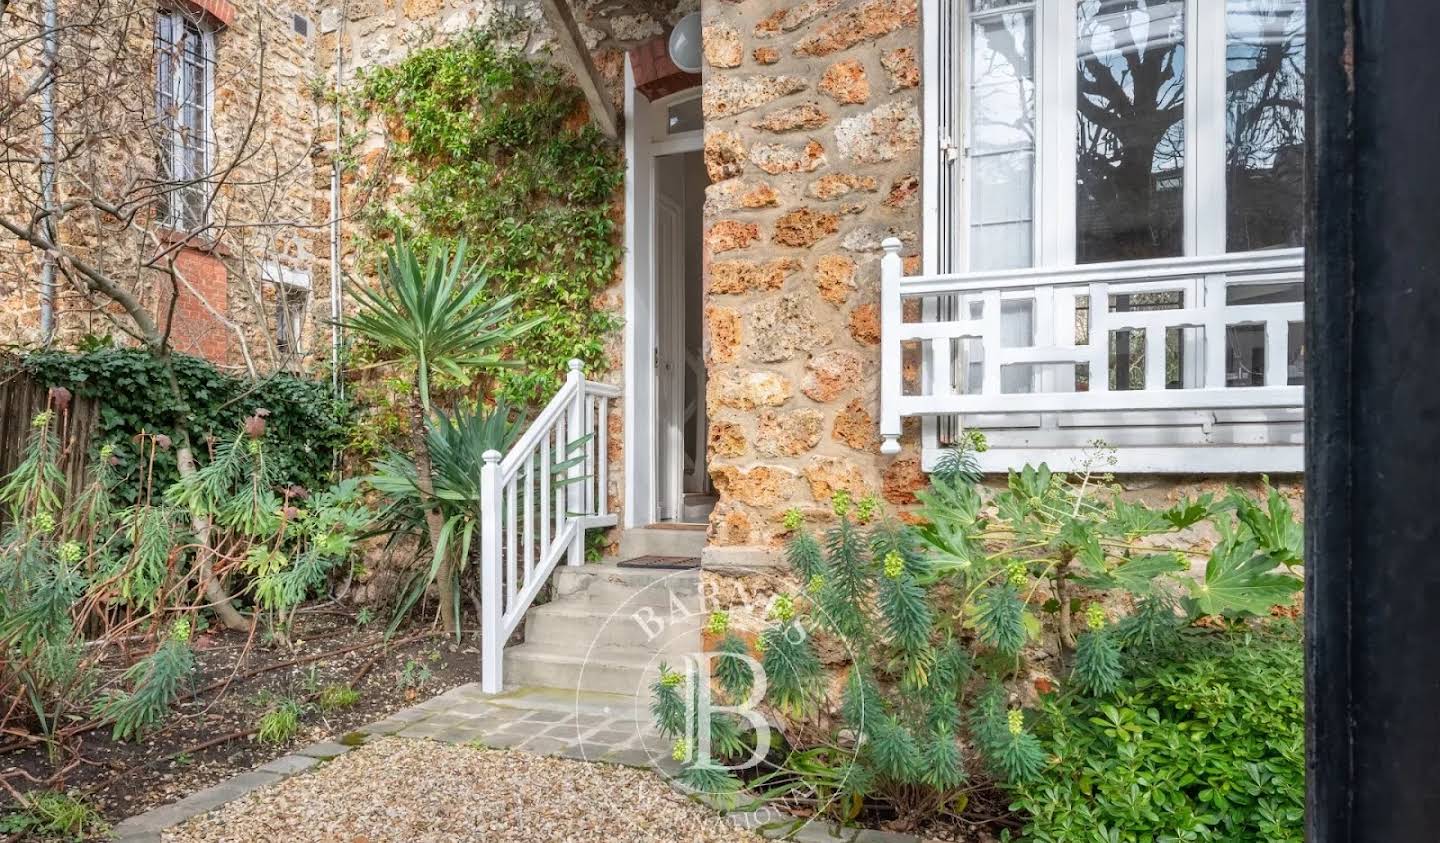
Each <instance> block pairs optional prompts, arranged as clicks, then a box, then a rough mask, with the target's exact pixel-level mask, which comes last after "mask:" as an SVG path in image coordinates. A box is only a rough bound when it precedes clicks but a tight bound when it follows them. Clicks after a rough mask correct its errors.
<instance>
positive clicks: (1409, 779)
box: [1306, 0, 1440, 843]
mask: <svg viewBox="0 0 1440 843" xmlns="http://www.w3.org/2000/svg"><path fill="white" fill-rule="evenodd" d="M1309 32H1310V35H1309V49H1310V60H1309V67H1310V103H1309V106H1310V118H1311V120H1310V126H1311V130H1310V139H1311V145H1310V153H1309V155H1310V159H1309V163H1310V185H1311V191H1310V198H1309V209H1308V214H1309V215H1308V224H1307V228H1308V238H1309V253H1308V254H1309V262H1310V265H1309V268H1308V275H1309V283H1308V285H1307V293H1306V295H1307V302H1306V303H1307V306H1308V315H1307V324H1306V354H1307V358H1308V359H1307V368H1308V371H1307V374H1306V392H1307V399H1306V400H1307V404H1308V406H1307V408H1306V411H1307V412H1306V437H1307V438H1306V446H1307V455H1306V484H1307V487H1308V488H1307V496H1306V544H1307V548H1306V558H1307V560H1308V563H1309V571H1308V578H1307V584H1306V598H1307V603H1306V609H1307V634H1308V640H1307V648H1308V652H1307V684H1308V687H1307V693H1308V707H1309V710H1308V753H1309V758H1308V772H1309V809H1308V818H1307V823H1308V839H1309V840H1310V841H1312V843H1340V842H1341V841H1347V843H1348V841H1370V840H1374V841H1431V840H1437V839H1440V483H1437V479H1440V90H1437V85H1440V3H1437V2H1435V0H1310V29H1309Z"/></svg>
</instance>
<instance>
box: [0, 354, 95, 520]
mask: <svg viewBox="0 0 1440 843" xmlns="http://www.w3.org/2000/svg"><path fill="white" fill-rule="evenodd" d="M49 398H50V387H49V386H48V385H47V384H43V383H41V382H39V381H37V380H35V379H34V378H33V377H31V376H30V375H29V374H28V373H27V372H25V371H24V370H23V369H21V368H20V367H19V366H18V365H16V364H15V363H14V362H13V361H0V478H4V477H6V476H8V475H9V474H10V472H12V471H14V470H15V467H16V466H18V465H19V464H20V463H21V461H22V460H24V459H25V443H26V442H27V441H28V440H29V437H30V422H31V420H32V419H34V418H35V416H36V414H37V413H40V412H42V411H44V409H45V407H46V406H47V404H48V403H49ZM99 410H100V408H99V404H98V403H97V402H96V401H94V400H93V399H88V398H79V397H72V398H71V399H70V406H69V408H68V409H67V410H66V411H65V412H64V413H62V414H61V416H60V427H59V433H60V446H61V457H60V468H61V470H62V471H63V472H64V473H65V481H66V489H67V490H75V489H79V488H80V487H81V485H82V483H83V482H84V477H85V465H86V460H87V458H88V456H89V452H90V437H91V436H92V435H94V432H95V422H96V419H97V418H98V416H99ZM0 520H4V512H3V511H0Z"/></svg>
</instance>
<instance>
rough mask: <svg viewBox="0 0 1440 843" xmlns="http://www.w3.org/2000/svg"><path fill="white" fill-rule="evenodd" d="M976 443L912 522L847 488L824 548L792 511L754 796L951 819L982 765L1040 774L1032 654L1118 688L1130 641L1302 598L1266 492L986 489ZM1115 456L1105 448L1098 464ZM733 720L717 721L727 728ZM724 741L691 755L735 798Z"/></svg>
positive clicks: (726, 680) (707, 777)
mask: <svg viewBox="0 0 1440 843" xmlns="http://www.w3.org/2000/svg"><path fill="white" fill-rule="evenodd" d="M983 447H984V441H983V438H982V437H979V436H974V437H971V438H970V439H968V440H967V442H966V443H965V445H964V446H963V447H961V448H959V449H957V450H955V451H954V452H953V453H951V454H950V455H949V456H948V457H947V458H946V459H944V460H942V461H941V464H940V466H939V469H938V470H937V471H936V473H935V475H934V476H933V478H932V485H931V487H930V488H929V489H928V490H926V491H925V492H923V493H921V496H920V497H921V501H922V503H923V508H922V510H921V511H920V513H919V515H920V516H921V518H920V520H921V521H922V522H923V526H920V527H918V528H910V527H906V526H903V525H901V524H899V523H898V522H896V521H894V520H888V519H883V518H877V517H876V516H877V515H878V513H877V510H878V505H877V503H876V502H875V501H874V500H873V499H865V500H862V501H859V502H852V501H851V500H850V499H849V497H848V496H846V495H844V494H841V495H838V496H837V497H836V499H835V500H834V502H833V504H834V513H835V519H836V521H835V525H834V526H833V527H831V528H829V529H828V530H826V531H825V533H824V535H823V538H822V537H817V536H816V535H814V534H812V533H811V532H810V531H808V530H806V529H804V528H803V519H802V518H801V517H800V515H799V513H798V512H797V513H792V514H791V515H790V517H789V518H788V519H787V523H786V526H787V527H788V528H789V529H790V530H791V532H792V537H791V539H790V542H789V545H788V547H787V552H786V557H787V560H788V562H789V564H790V566H791V568H792V569H793V570H794V572H795V573H796V574H797V575H798V577H799V580H800V582H801V583H802V584H803V585H802V587H801V589H800V591H799V592H798V593H795V594H786V595H781V596H780V597H778V598H777V599H776V600H775V601H774V604H773V607H772V610H771V613H770V614H771V617H770V622H769V626H768V627H767V628H766V629H765V630H764V631H763V632H762V633H761V635H760V637H759V649H760V658H761V664H762V666H763V669H764V672H765V679H766V682H767V688H766V695H765V702H766V703H767V704H768V706H769V707H770V708H771V709H772V710H773V712H774V713H775V714H776V715H777V718H776V719H777V720H779V721H780V728H781V729H782V730H783V731H785V732H786V735H787V737H789V738H793V740H792V743H791V749H790V753H789V757H788V758H787V759H786V761H785V763H784V764H783V765H781V767H780V769H778V770H776V771H775V772H771V773H768V774H766V775H764V776H761V777H759V778H758V779H755V780H753V781H752V782H751V783H750V784H751V786H752V787H753V788H755V789H756V790H757V792H758V793H760V794H761V795H762V796H766V797H770V798H783V799H786V800H790V801H792V802H793V801H802V802H804V803H807V804H808V805H809V806H810V809H811V810H813V811H818V812H821V813H825V814H828V815H829V816H831V817H832V818H834V819H837V820H840V821H850V820H852V819H854V818H855V817H856V816H857V815H858V814H859V812H860V811H861V810H862V809H863V808H864V807H865V806H866V805H867V804H880V805H884V806H886V807H887V808H888V810H889V811H890V812H892V813H893V814H894V815H896V822H897V823H898V824H899V825H901V826H913V825H915V824H917V823H918V822H920V820H921V819H922V818H925V817H930V816H934V815H935V814H936V813H937V812H940V813H943V812H954V813H958V812H960V811H962V810H963V809H964V807H965V802H966V794H967V793H968V790H967V789H966V788H965V787H964V785H965V782H966V781H967V776H968V775H969V773H970V772H973V771H975V770H976V769H978V768H983V769H986V770H988V771H989V772H990V773H991V774H992V775H993V776H994V777H996V778H998V779H1001V780H1005V781H1012V782H1018V781H1029V780H1033V779H1035V778H1036V777H1039V776H1042V775H1044V772H1045V770H1046V768H1047V764H1048V760H1047V757H1046V754H1045V752H1044V750H1043V749H1042V745H1041V743H1040V742H1039V741H1038V740H1037V739H1036V738H1035V736H1034V735H1033V734H1032V733H1031V721H1032V719H1033V715H1030V714H1027V712H1026V711H1025V710H1024V709H1023V708H1022V706H1021V705H1020V703H1022V702H1023V701H1024V699H1026V697H1024V696H1023V695H1020V694H1018V693H1017V687H1018V686H1017V682H1018V680H1020V679H1021V678H1024V677H1025V673H1024V672H1023V671H1022V669H1023V668H1025V667H1026V665H1027V663H1029V662H1031V661H1032V659H1031V658H1030V657H1032V656H1042V655H1043V656H1044V659H1043V661H1042V660H1040V659H1033V661H1035V662H1036V663H1043V664H1045V665H1046V666H1047V669H1048V670H1050V671H1052V672H1053V673H1054V677H1055V678H1054V679H1053V680H1047V681H1049V682H1061V683H1063V682H1067V681H1068V682H1073V683H1074V684H1075V685H1076V686H1077V687H1080V688H1083V689H1085V690H1087V691H1089V692H1092V693H1108V692H1109V691H1112V690H1114V689H1115V688H1116V687H1117V685H1118V684H1119V683H1120V682H1121V681H1122V679H1123V678H1124V676H1123V674H1124V671H1125V669H1126V663H1127V662H1126V660H1125V659H1124V658H1123V657H1122V656H1123V654H1124V652H1125V650H1126V649H1127V648H1130V647H1136V646H1139V645H1140V644H1142V643H1143V644H1147V645H1150V646H1149V647H1147V649H1148V651H1150V652H1154V651H1156V647H1155V645H1156V644H1157V643H1162V642H1163V641H1165V640H1166V639H1167V638H1169V637H1172V636H1176V635H1177V634H1178V633H1179V631H1180V630H1181V629H1182V628H1184V627H1185V626H1187V625H1190V624H1193V623H1195V622H1196V621H1198V620H1200V619H1201V618H1202V617H1213V618H1218V619H1220V620H1221V621H1227V620H1228V621H1231V622H1235V621H1239V620H1241V619H1243V618H1244V617H1246V616H1249V615H1256V614H1264V613H1266V612H1267V611H1268V610H1269V609H1270V607H1271V606H1273V605H1274V604H1277V603H1284V602H1288V601H1289V600H1290V599H1291V598H1292V596H1293V594H1294V592H1295V591H1296V590H1297V589H1298V588H1299V584H1300V583H1299V578H1298V576H1296V574H1295V572H1294V570H1293V569H1294V568H1297V567H1298V565H1299V563H1300V557H1299V548H1300V540H1299V537H1300V532H1299V527H1298V526H1297V525H1296V524H1295V522H1294V519H1293V517H1292V516H1291V513H1290V509H1289V506H1288V504H1287V503H1286V502H1285V499H1284V498H1283V497H1281V496H1280V495H1279V493H1278V492H1276V491H1275V490H1273V489H1269V488H1268V487H1267V490H1266V491H1267V495H1266V500H1265V502H1264V504H1263V506H1262V505H1260V504H1257V503H1256V502H1254V501H1253V500H1251V499H1250V498H1249V497H1247V496H1245V495H1243V494H1241V493H1239V492H1231V493H1229V494H1228V495H1226V496H1225V497H1224V498H1222V499H1218V500H1217V499H1216V498H1214V497H1210V496H1206V497H1202V498H1198V499H1193V500H1185V501H1182V502H1180V503H1179V504H1176V505H1175V506H1172V507H1169V508H1167V509H1163V510H1161V509H1151V508H1149V507H1146V506H1143V505H1140V504H1132V503H1128V502H1126V501H1124V500H1123V499H1122V498H1121V497H1120V496H1119V495H1118V494H1117V493H1116V491H1115V490H1114V489H1113V488H1112V487H1111V486H1110V485H1108V482H1107V481H1106V479H1105V478H1104V477H1103V475H1102V474H1101V473H1100V472H1099V471H1097V470H1094V469H1093V468H1091V469H1086V470H1083V471H1081V472H1079V473H1077V474H1075V475H1064V474H1060V473H1057V472H1053V471H1051V470H1050V469H1049V468H1048V467H1046V466H1044V465H1041V466H1038V467H1032V466H1026V467H1025V468H1024V469H1022V470H1020V471H1017V472H1012V473H1011V475H1010V477H1009V482H1008V484H1007V488H1005V489H1004V490H1001V491H999V492H997V493H995V494H993V495H991V496H989V497H987V496H986V495H985V494H984V493H983V490H982V487H981V486H980V483H979V479H980V477H979V473H978V471H977V470H976V461H975V459H974V453H975V451H976V450H978V449H980V448H983ZM1104 464H1105V460H1104V458H1103V454H1102V455H1101V457H1100V458H1099V459H1098V460H1096V461H1094V462H1092V466H1103V465H1104ZM1201 521H1209V522H1210V523H1211V524H1212V525H1213V527H1214V529H1215V530H1216V531H1217V533H1218V535H1219V536H1220V540H1219V542H1218V543H1217V544H1216V546H1215V547H1214V548H1213V549H1212V550H1199V549H1195V550H1171V549H1164V548H1161V547H1159V546H1157V545H1156V544H1155V542H1154V541H1153V539H1154V538H1155V537H1156V536H1158V535H1160V534H1164V533H1176V532H1178V531H1180V530H1183V529H1186V528H1190V527H1193V526H1195V525H1196V524H1199V523H1200V522H1201ZM1192 560H1193V561H1196V562H1199V561H1201V560H1203V562H1204V572H1203V575H1198V576H1197V575H1192V574H1191V567H1192V565H1191V562H1192ZM1112 615H1115V616H1117V619H1114V620H1112ZM817 637H821V638H829V639H832V640H837V641H839V642H841V643H842V644H844V645H845V649H846V650H847V651H848V653H849V654H850V664H848V665H846V666H845V667H844V670H845V672H846V676H845V680H844V684H843V687H844V691H843V693H842V694H841V695H840V698H839V699H831V698H829V697H827V695H826V694H824V693H823V689H824V688H825V683H824V681H823V680H824V674H823V669H822V668H821V664H820V662H819V659H818V657H817V656H816V652H817V651H816V647H815V639H816V638H817ZM832 649H833V648H832ZM718 651H719V655H720V656H721V658H720V659H718V661H716V662H715V665H716V667H715V677H714V678H715V680H716V683H717V684H718V685H719V689H720V693H721V694H722V695H723V696H724V697H727V698H730V699H731V700H738V699H743V698H744V697H745V695H746V694H748V693H749V691H750V688H751V682H753V677H751V676H749V674H748V672H747V671H744V670H739V669H736V668H727V667H726V666H725V663H726V658H724V657H725V656H726V655H731V656H736V657H737V658H736V662H737V664H744V662H743V660H741V659H739V658H738V657H739V656H741V655H743V654H746V653H748V652H749V648H748V646H747V644H746V643H745V642H744V640H743V639H741V638H740V637H739V636H737V635H734V634H733V633H727V634H726V635H725V636H724V637H723V639H722V640H721V643H720V645H719V647H718ZM696 690H697V689H696V688H695V687H690V688H689V689H688V691H687V686H686V683H685V681H684V678H683V677H678V676H677V675H675V674H666V675H665V676H664V677H663V678H662V681H661V682H659V683H657V684H656V687H655V692H656V703H655V712H656V715H657V720H658V721H659V723H660V725H661V728H662V730H663V731H665V732H666V733H667V734H671V735H672V736H675V737H678V738H680V739H681V740H684V739H685V737H686V735H687V734H689V733H693V732H694V731H695V727H696V725H697V724H694V723H686V722H685V712H686V707H685V705H684V702H685V696H684V695H685V694H686V693H690V694H694V693H695V692H696ZM690 710H691V711H693V710H694V706H692V707H691V709H690ZM821 714H823V715H825V716H824V717H817V716H816V715H821ZM720 719H721V720H724V719H725V718H724V717H721V718H720ZM800 721H817V722H832V723H834V724H835V726H834V729H833V731H832V733H831V734H830V735H829V737H828V738H827V739H826V740H824V741H820V742H816V741H814V740H813V737H807V736H810V735H813V729H810V728H790V726H792V725H795V724H798V723H800ZM740 726H741V724H740V723H739V722H738V721H732V722H729V723H721V724H720V725H719V729H720V730H721V732H723V733H725V734H726V735H727V736H728V734H729V733H730V732H736V731H739V729H740ZM711 728H712V732H713V730H714V729H715V728H716V726H715V724H713V723H712V724H711ZM801 738H805V740H803V741H802V740H801ZM712 744H713V745H714V746H718V747H722V749H720V750H719V751H717V752H716V753H715V755H716V758H714V759H707V758H698V759H697V758H691V757H690V753H689V750H690V747H689V746H688V745H687V746H685V747H683V748H684V749H685V750H686V752H685V753H682V754H683V755H684V756H685V757H686V758H687V760H690V761H691V762H692V763H691V764H690V765H689V766H688V767H687V768H686V769H685V772H684V774H683V775H684V776H685V778H686V780H687V781H689V782H690V783H691V784H693V785H695V786H697V787H700V788H702V789H706V790H716V789H723V788H725V787H732V788H733V787H738V786H739V782H738V780H737V779H735V778H733V777H732V776H731V775H730V773H728V772H727V771H725V770H724V769H723V768H722V767H721V766H720V765H719V764H717V763H716V761H717V759H718V760H725V759H734V758H738V757H743V756H744V755H745V754H748V752H749V749H748V746H749V745H748V744H747V742H746V741H744V740H739V741H736V740H731V739H729V738H728V737H727V739H726V740H724V741H720V740H715V741H712ZM725 747H729V748H730V750H728V751H727V750H726V749H725Z"/></svg>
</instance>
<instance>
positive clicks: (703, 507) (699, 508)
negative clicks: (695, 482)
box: [681, 494, 720, 524]
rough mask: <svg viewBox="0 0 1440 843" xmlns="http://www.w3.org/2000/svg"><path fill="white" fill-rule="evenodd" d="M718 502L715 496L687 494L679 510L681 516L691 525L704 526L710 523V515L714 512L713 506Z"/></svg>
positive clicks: (718, 499) (717, 497)
mask: <svg viewBox="0 0 1440 843" xmlns="http://www.w3.org/2000/svg"><path fill="white" fill-rule="evenodd" d="M719 501H720V498H719V496H717V495H701V494H687V495H686V496H685V503H684V506H683V507H682V508H681V516H682V517H683V518H684V520H685V521H686V522H688V523H691V524H705V523H708V522H709V521H710V513H712V512H714V511H715V504H716V503H718V502H719Z"/></svg>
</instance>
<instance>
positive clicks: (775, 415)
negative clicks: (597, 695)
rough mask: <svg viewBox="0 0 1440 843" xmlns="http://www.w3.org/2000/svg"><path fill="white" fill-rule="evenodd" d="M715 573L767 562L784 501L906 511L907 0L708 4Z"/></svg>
mask: <svg viewBox="0 0 1440 843" xmlns="http://www.w3.org/2000/svg"><path fill="white" fill-rule="evenodd" d="M703 14H704V33H705V56H706V66H705V68H704V73H705V88H704V110H705V120H706V125H705V160H706V164H707V166H708V168H709V171H710V178H711V180H712V182H713V184H712V185H711V187H710V190H709V193H708V195H707V200H706V207H705V226H706V229H705V231H706V233H705V246H706V252H707V273H706V278H707V295H706V311H705V313H706V319H707V329H708V332H709V336H708V349H707V362H708V365H709V366H710V392H709V411H710V425H711V427H710V461H711V473H712V476H713V477H714V481H715V486H716V488H717V490H718V491H719V493H720V496H721V499H720V503H719V505H718V506H717V507H716V509H715V513H714V515H713V516H712V518H711V524H710V539H711V541H710V548H709V549H708V550H707V557H706V561H707V564H711V565H722V564H725V563H732V562H735V563H754V562H763V561H771V560H773V558H774V556H775V552H776V551H777V550H778V548H779V544H780V542H781V540H782V538H783V536H784V532H785V531H784V527H783V526H782V525H781V520H782V517H783V515H784V511H785V510H786V509H788V508H790V507H792V506H796V507H799V508H800V509H801V510H802V511H805V512H806V513H807V514H808V515H809V516H810V517H811V518H812V519H813V520H817V521H820V520H824V519H825V518H827V517H828V515H827V513H828V511H829V507H828V502H829V500H830V497H831V495H832V494H833V493H834V492H836V491H837V490H842V489H843V490H846V491H848V492H850V493H851V494H853V495H855V496H857V497H858V496H861V495H865V494H869V493H875V494H881V493H883V494H885V495H886V497H888V498H889V499H891V501H892V502H894V503H910V502H913V496H912V495H911V492H912V491H913V489H914V488H915V486H916V485H917V484H918V483H919V482H921V478H920V476H919V471H918V462H916V461H915V460H914V459H913V458H902V459H901V460H899V461H895V460H892V459H890V458H882V457H881V456H880V455H879V442H878V438H877V435H876V426H875V417H876V413H877V411H878V404H879V392H878V371H877V370H878V366H879V340H880V324H879V313H878V307H877V298H878V294H879V277H880V276H879V257H880V241H881V240H883V239H884V238H886V237H890V236H896V237H899V238H900V239H901V240H902V241H904V242H905V244H906V253H905V254H906V255H907V256H909V257H911V258H912V259H913V256H914V255H915V254H917V249H918V245H919V244H918V234H917V232H918V230H919V227H920V216H919V214H920V211H919V198H920V197H919V171H920V142H921V137H922V131H921V122H920V120H921V118H920V97H919V84H920V71H919V63H918V58H919V50H920V30H919V20H918V16H919V12H918V9H917V4H916V0H860V2H848V3H842V2H841V0H804V2H797V3H793V4H778V3H776V2H774V0H741V2H710V3H706V4H705V7H704V10H703Z"/></svg>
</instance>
